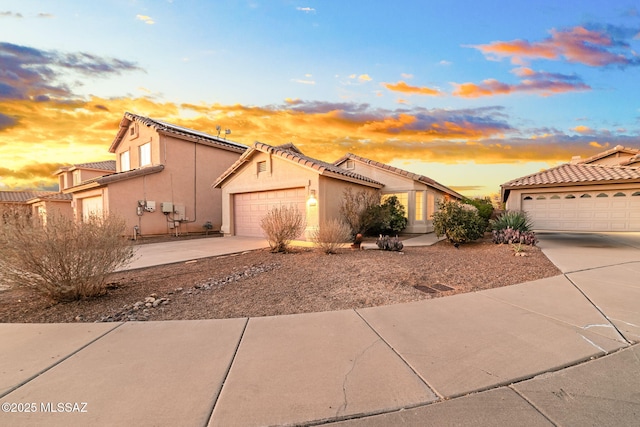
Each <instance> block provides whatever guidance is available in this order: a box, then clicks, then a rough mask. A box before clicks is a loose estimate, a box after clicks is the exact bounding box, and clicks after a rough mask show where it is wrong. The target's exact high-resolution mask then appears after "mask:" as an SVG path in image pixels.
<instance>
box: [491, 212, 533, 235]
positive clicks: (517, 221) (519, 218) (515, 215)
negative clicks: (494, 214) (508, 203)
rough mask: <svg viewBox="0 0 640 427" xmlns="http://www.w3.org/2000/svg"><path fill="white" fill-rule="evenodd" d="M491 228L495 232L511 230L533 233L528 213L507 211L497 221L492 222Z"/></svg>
mask: <svg viewBox="0 0 640 427" xmlns="http://www.w3.org/2000/svg"><path fill="white" fill-rule="evenodd" d="M491 228H493V229H494V230H504V229H507V228H511V229H513V230H517V231H531V228H532V224H531V221H530V220H529V217H528V216H527V213H526V212H523V211H506V212H505V213H503V214H502V215H500V216H499V217H498V218H497V219H495V220H492V221H491Z"/></svg>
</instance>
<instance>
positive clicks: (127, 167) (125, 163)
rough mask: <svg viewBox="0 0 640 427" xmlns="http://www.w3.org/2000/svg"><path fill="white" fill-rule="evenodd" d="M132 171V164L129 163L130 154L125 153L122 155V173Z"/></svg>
mask: <svg viewBox="0 0 640 427" xmlns="http://www.w3.org/2000/svg"><path fill="white" fill-rule="evenodd" d="M130 169H131V163H130V162H129V152H128V151H125V152H124V153H120V172H126V171H128V170H130Z"/></svg>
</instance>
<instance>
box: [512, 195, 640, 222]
mask: <svg viewBox="0 0 640 427" xmlns="http://www.w3.org/2000/svg"><path fill="white" fill-rule="evenodd" d="M522 198H523V199H522V209H523V210H524V211H526V212H527V213H528V214H529V217H530V218H531V220H532V222H533V226H534V228H535V229H539V230H561V231H640V189H633V190H621V191H602V192H600V191H587V192H572V193H569V192H563V193H548V194H524V195H523V196H522Z"/></svg>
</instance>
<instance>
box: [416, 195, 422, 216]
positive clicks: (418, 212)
mask: <svg viewBox="0 0 640 427" xmlns="http://www.w3.org/2000/svg"><path fill="white" fill-rule="evenodd" d="M423 204H424V193H423V192H422V191H416V221H424V206H423Z"/></svg>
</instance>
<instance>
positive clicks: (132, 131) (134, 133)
mask: <svg viewBox="0 0 640 427" xmlns="http://www.w3.org/2000/svg"><path fill="white" fill-rule="evenodd" d="M129 136H130V137H131V139H135V138H137V137H138V123H131V126H130V127H129Z"/></svg>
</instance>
